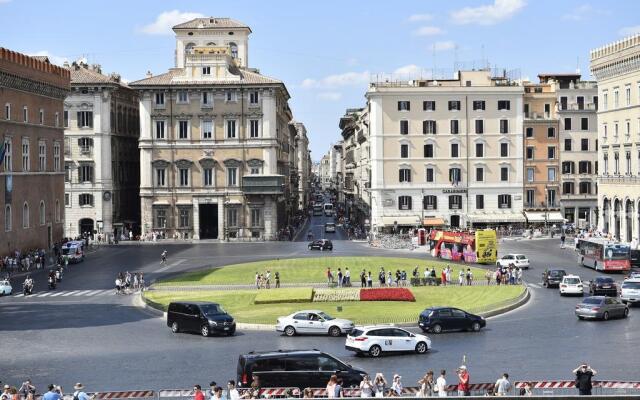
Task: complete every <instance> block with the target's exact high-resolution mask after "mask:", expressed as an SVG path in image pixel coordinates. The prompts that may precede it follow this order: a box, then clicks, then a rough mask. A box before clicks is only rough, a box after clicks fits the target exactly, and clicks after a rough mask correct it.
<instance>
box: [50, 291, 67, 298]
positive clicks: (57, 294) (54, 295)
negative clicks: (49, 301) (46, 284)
mask: <svg viewBox="0 0 640 400" xmlns="http://www.w3.org/2000/svg"><path fill="white" fill-rule="evenodd" d="M63 293H64V292H58V293H54V294H52V295H51V297H56V296H60V295H61V294H63Z"/></svg>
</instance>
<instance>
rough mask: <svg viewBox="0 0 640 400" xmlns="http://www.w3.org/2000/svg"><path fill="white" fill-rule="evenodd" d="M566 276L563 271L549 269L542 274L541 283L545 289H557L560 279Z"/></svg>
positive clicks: (565, 272)
mask: <svg viewBox="0 0 640 400" xmlns="http://www.w3.org/2000/svg"><path fill="white" fill-rule="evenodd" d="M566 274H567V271H565V270H563V269H549V270H545V271H544V272H543V273H542V283H543V285H544V286H545V287H548V288H550V287H554V286H555V287H559V286H560V282H562V278H563V277H564V276H565V275H566Z"/></svg>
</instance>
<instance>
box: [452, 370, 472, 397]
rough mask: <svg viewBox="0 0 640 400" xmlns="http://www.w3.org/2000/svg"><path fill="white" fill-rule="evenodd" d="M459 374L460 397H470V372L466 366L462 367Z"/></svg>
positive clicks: (458, 371)
mask: <svg viewBox="0 0 640 400" xmlns="http://www.w3.org/2000/svg"><path fill="white" fill-rule="evenodd" d="M456 372H457V373H458V396H469V395H470V394H471V393H470V392H469V371H467V367H466V366H465V365H461V366H460V368H458V370H457V371H456Z"/></svg>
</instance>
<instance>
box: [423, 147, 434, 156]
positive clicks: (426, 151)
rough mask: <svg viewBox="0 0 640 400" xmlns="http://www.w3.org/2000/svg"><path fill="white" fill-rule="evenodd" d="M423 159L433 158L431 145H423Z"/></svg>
mask: <svg viewBox="0 0 640 400" xmlns="http://www.w3.org/2000/svg"><path fill="white" fill-rule="evenodd" d="M424 158H433V145H432V144H425V145H424Z"/></svg>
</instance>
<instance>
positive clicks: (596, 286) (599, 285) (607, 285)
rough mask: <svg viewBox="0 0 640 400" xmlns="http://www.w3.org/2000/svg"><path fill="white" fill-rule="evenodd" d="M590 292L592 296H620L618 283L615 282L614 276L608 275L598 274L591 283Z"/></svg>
mask: <svg viewBox="0 0 640 400" xmlns="http://www.w3.org/2000/svg"><path fill="white" fill-rule="evenodd" d="M589 294H590V295H591V296H598V295H602V296H611V297H616V296H618V285H616V283H615V282H614V280H613V278H609V277H608V276H597V277H596V278H595V279H594V280H592V281H591V283H590V284H589Z"/></svg>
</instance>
